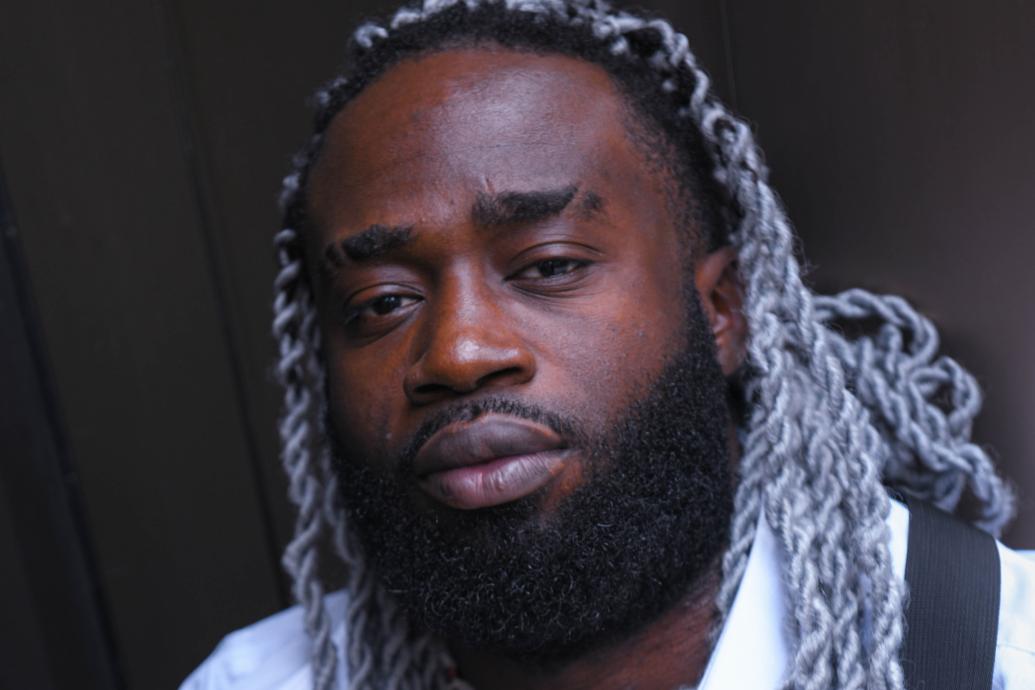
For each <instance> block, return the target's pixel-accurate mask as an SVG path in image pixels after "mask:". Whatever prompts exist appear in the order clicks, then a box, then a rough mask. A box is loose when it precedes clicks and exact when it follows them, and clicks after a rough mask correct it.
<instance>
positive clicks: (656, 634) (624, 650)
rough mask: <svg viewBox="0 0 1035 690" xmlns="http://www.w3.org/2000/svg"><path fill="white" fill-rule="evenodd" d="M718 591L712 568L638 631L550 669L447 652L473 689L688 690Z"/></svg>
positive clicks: (705, 650)
mask: <svg viewBox="0 0 1035 690" xmlns="http://www.w3.org/2000/svg"><path fill="white" fill-rule="evenodd" d="M718 586H719V567H718V564H717V563H716V565H714V566H713V567H712V568H711V569H710V570H709V571H708V573H707V574H706V575H705V576H703V577H702V578H701V580H700V581H699V582H698V583H697V585H696V586H695V587H694V589H693V591H692V592H691V593H690V594H688V595H687V596H686V597H684V598H683V599H681V600H680V601H679V602H678V603H677V604H676V605H675V606H673V607H671V608H670V609H668V610H667V611H666V612H665V613H663V614H662V615H661V616H659V617H658V618H657V619H655V620H654V621H652V622H651V623H649V624H648V625H646V626H645V627H643V628H642V629H640V630H639V631H637V632H635V633H634V634H632V635H629V636H628V637H627V638H624V639H622V640H619V641H617V642H613V643H611V644H609V645H607V646H606V647H602V648H598V649H594V650H592V651H590V652H587V653H585V654H583V655H582V656H580V657H578V658H576V659H574V660H571V661H568V662H566V663H565V664H563V665H560V666H558V667H556V668H555V667H550V668H548V669H544V668H542V667H540V666H536V665H529V664H524V663H519V662H516V661H514V660H512V659H510V658H508V657H507V656H505V655H503V654H500V653H496V652H491V651H486V650H480V649H479V650H475V649H470V648H464V647H459V646H454V645H450V648H451V649H452V650H453V652H454V655H455V657H456V660H457V663H458V664H459V669H460V675H461V676H462V677H463V678H464V680H466V681H467V682H468V683H470V684H471V685H472V686H473V687H475V688H478V689H479V690H485V689H491V690H547V689H549V690H584V689H586V690H588V689H589V688H592V689H593V690H632V689H635V690H673V689H674V688H678V687H680V686H685V685H694V684H695V683H697V681H698V680H699V679H700V677H701V674H702V673H704V669H705V666H706V664H707V663H708V657H709V655H710V652H711V641H712V629H713V627H714V625H715V624H716V612H715V595H716V593H717V591H718Z"/></svg>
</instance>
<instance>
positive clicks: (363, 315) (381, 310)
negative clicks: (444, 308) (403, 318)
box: [346, 294, 419, 323]
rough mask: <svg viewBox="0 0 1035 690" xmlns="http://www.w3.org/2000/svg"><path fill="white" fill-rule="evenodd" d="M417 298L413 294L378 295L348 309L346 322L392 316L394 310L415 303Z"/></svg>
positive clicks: (399, 309)
mask: <svg viewBox="0 0 1035 690" xmlns="http://www.w3.org/2000/svg"><path fill="white" fill-rule="evenodd" d="M418 300H419V298H418V297H415V296H413V295H403V294H389V295H380V296H378V297H374V298H373V299H370V300H367V301H365V302H361V303H360V304H357V305H355V306H354V307H352V308H350V309H348V310H347V312H346V321H347V322H348V323H352V322H354V321H357V320H358V321H364V320H375V319H378V318H383V317H387V316H392V315H393V314H395V313H396V312H400V311H403V310H405V309H406V308H407V307H409V306H411V305H413V304H416V303H417V301H418Z"/></svg>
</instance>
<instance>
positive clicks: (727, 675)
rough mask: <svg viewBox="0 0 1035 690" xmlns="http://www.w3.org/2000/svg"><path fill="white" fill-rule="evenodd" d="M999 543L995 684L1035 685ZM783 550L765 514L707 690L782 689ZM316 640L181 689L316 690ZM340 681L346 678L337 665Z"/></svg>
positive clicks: (276, 623) (231, 659)
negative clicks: (312, 666)
mask: <svg viewBox="0 0 1035 690" xmlns="http://www.w3.org/2000/svg"><path fill="white" fill-rule="evenodd" d="M888 525H889V527H890V528H891V559H892V565H893V567H894V570H895V574H896V575H897V576H898V577H899V579H904V577H905V569H906V544H907V536H908V533H909V511H908V510H906V508H905V507H904V506H902V505H901V504H899V503H896V502H894V501H892V509H891V514H890V516H889V517H888ZM998 547H999V561H1000V565H1001V568H1000V579H1001V582H1000V585H1001V589H1000V600H999V633H998V636H997V639H996V656H995V671H994V675H993V678H994V681H993V689H994V690H1030V689H1031V688H1035V552H1026V553H1020V552H1017V551H1013V550H1011V549H1008V548H1006V547H1005V546H1003V545H1002V544H999V545H998ZM781 560H782V554H781V552H780V549H779V546H778V544H777V541H776V539H775V538H774V536H773V533H772V531H771V530H770V528H769V525H768V524H767V523H766V521H765V519H760V520H759V525H758V529H757V531H756V534H755V542H754V545H753V546H752V548H751V555H750V556H749V557H748V563H747V567H746V569H745V570H744V579H743V580H742V581H741V584H740V588H739V589H738V591H737V596H736V598H735V599H734V602H733V606H732V607H731V608H730V613H729V616H727V618H726V622H725V624H724V626H723V629H722V633H721V634H720V635H719V639H718V641H717V642H716V646H715V650H714V652H713V653H712V656H711V659H710V660H709V662H708V666H707V667H706V669H705V672H704V676H703V677H702V678H701V682H700V684H699V685H698V690H743V689H744V688H751V689H752V690H776V689H777V688H780V687H781V685H782V681H783V680H784V678H785V677H786V673H787V669H788V668H789V664H790V660H791V654H792V650H793V643H794V640H793V638H792V637H791V634H790V632H789V630H788V629H787V627H786V626H785V621H786V605H785V597H784V592H783V584H782V583H783V581H782V579H781V576H780V573H781ZM326 603H327V611H328V613H329V614H330V616H331V625H332V630H333V633H332V639H333V640H334V644H335V646H336V647H337V649H338V658H339V661H340V660H343V659H344V658H345V655H344V648H345V644H344V642H345V632H346V631H345V621H344V612H345V595H344V593H343V592H336V593H334V594H331V595H328V597H327V599H326ZM309 652H310V643H309V639H308V637H307V636H306V634H305V631H304V628H303V622H302V611H301V609H300V607H297V606H296V607H294V608H291V609H288V610H286V611H282V612H281V613H278V614H276V615H274V616H270V617H269V618H266V619H264V620H262V621H259V622H258V623H255V624H254V625H250V626H248V627H247V628H243V629H241V630H238V631H237V632H234V633H232V634H230V635H228V636H227V637H226V638H225V639H224V640H223V641H222V642H221V643H220V644H219V646H218V647H216V649H215V651H214V652H213V653H212V655H211V656H210V657H209V658H208V659H206V660H205V661H204V662H203V663H202V664H201V666H199V667H198V668H197V670H195V671H194V673H192V674H191V675H190V677H189V678H187V680H185V681H184V682H183V685H181V686H180V690H310V688H311V687H312V676H311V672H310V668H309ZM338 673H339V687H342V688H345V687H348V685H347V683H346V682H345V676H346V669H345V668H344V663H339V664H338Z"/></svg>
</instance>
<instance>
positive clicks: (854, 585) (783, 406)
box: [273, 0, 1014, 690]
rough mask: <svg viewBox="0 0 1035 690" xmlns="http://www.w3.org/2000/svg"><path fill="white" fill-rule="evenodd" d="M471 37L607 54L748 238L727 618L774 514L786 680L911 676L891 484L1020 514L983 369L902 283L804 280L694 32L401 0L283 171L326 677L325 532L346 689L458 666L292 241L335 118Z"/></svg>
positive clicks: (302, 503) (714, 236)
mask: <svg viewBox="0 0 1035 690" xmlns="http://www.w3.org/2000/svg"><path fill="white" fill-rule="evenodd" d="M479 42H482V43H484V42H492V43H495V44H498V45H503V46H506V47H510V48H513V49H516V50H532V51H539V52H554V53H565V54H570V55H575V56H577V57H580V58H583V59H586V60H589V61H591V62H594V63H596V64H598V65H600V66H601V67H603V68H604V69H605V70H607V71H608V72H609V73H610V74H611V75H612V77H613V78H614V80H615V81H616V83H617V84H618V85H619V87H620V88H621V90H622V91H623V93H624V95H625V97H626V100H628V101H629V102H630V104H631V106H632V108H633V109H634V110H635V111H636V112H637V113H638V114H639V115H641V116H642V119H643V120H644V122H645V123H647V129H649V130H650V131H657V132H660V133H661V135H662V137H663V143H664V144H665V146H664V148H665V150H669V151H671V152H672V155H670V156H667V157H666V160H665V161H663V163H664V165H666V166H667V172H668V173H669V175H668V176H669V177H671V178H672V181H673V183H674V184H675V185H676V186H677V187H678V193H679V195H680V199H681V200H682V201H683V205H684V206H685V208H686V210H687V212H688V213H691V214H693V215H694V216H695V219H696V221H697V222H696V223H695V226H696V227H701V228H704V229H705V231H706V239H707V243H708V244H709V245H711V246H712V247H714V246H718V245H721V244H730V245H732V246H733V247H734V249H735V250H736V252H737V257H738V263H739V267H740V272H741V277H742V280H743V284H744V290H745V301H744V315H745V318H746V320H747V324H748V330H749V340H748V347H747V362H746V363H745V365H744V370H743V372H742V373H743V382H742V383H743V402H744V415H743V420H742V424H743V428H742V444H743V448H742V455H741V459H740V466H739V470H738V472H739V482H738V486H737V491H736V496H735V501H734V514H733V518H732V522H731V527H730V534H729V546H728V549H727V551H726V553H725V555H724V559H723V564H722V568H723V578H722V583H721V585H720V588H719V592H718V595H717V600H716V607H717V610H718V612H719V615H720V619H721V618H722V617H724V616H725V614H726V613H727V612H728V610H729V608H730V606H731V605H732V602H733V598H734V595H735V593H736V590H737V587H738V585H739V583H740V580H741V577H742V575H743V572H744V569H745V566H746V563H747V556H748V553H749V551H750V548H751V544H752V541H753V539H754V532H755V528H756V525H757V523H758V520H759V518H760V516H762V515H764V517H765V519H766V520H767V522H768V523H769V525H771V527H772V529H773V532H774V534H775V536H776V538H777V541H778V542H779V544H780V546H781V548H782V550H783V552H784V553H785V554H786V559H785V563H784V565H783V573H782V574H783V579H784V581H785V583H786V589H787V591H788V596H789V598H790V606H789V610H790V611H791V612H792V613H791V620H789V621H788V624H789V625H790V627H791V629H792V631H793V633H794V637H795V639H796V641H797V642H796V648H795V650H794V654H793V660H792V665H791V668H790V671H789V675H788V678H787V680H786V687H788V688H810V689H816V690H819V689H821V688H844V689H848V690H853V689H857V688H872V689H876V690H879V689H884V688H887V689H888V690H900V689H901V688H903V676H902V669H901V666H900V664H899V660H898V653H899V648H900V646H901V642H902V637H903V624H902V603H903V595H904V593H903V591H902V587H901V585H900V584H899V583H898V581H897V580H896V578H895V577H894V574H893V571H892V565H891V556H890V552H889V546H888V545H889V541H890V533H889V530H888V527H887V524H886V518H887V516H888V514H889V511H890V503H889V500H890V499H889V490H893V491H897V492H902V493H906V494H909V495H913V496H917V497H919V498H922V499H924V500H927V501H929V502H931V503H933V504H935V505H937V506H939V507H941V508H943V509H945V510H948V511H954V510H956V509H957V507H958V505H959V503H960V500H961V498H962V496H963V495H964V493H969V494H970V496H971V497H972V500H971V501H969V503H972V504H973V511H974V514H973V521H974V523H975V524H976V525H977V526H978V527H980V528H982V529H984V530H986V531H988V532H990V533H991V534H993V535H998V533H999V531H1000V530H1001V528H1002V527H1003V526H1004V524H1005V523H1006V522H1007V521H1008V520H1009V519H1010V517H1011V516H1012V514H1013V508H1014V505H1013V495H1012V493H1011V491H1010V489H1009V487H1008V486H1007V485H1006V484H1005V482H1004V481H1003V480H1002V479H1001V478H1000V477H999V476H998V475H997V474H996V470H995V467H994V465H993V463H992V461H991V460H990V458H989V457H988V455H987V454H986V453H985V451H984V450H982V449H981V448H980V447H978V446H977V445H975V444H974V443H972V442H971V440H970V435H971V424H972V420H973V419H974V417H975V415H976V414H977V412H978V410H979V408H980V404H981V396H980V393H979V391H978V389H977V386H976V384H975V382H974V379H973V377H972V376H971V375H970V374H969V373H967V372H966V371H965V370H964V369H963V368H962V367H960V366H959V365H958V364H957V363H956V362H954V361H953V360H952V359H949V358H947V357H944V356H939V355H938V353H937V350H938V335H937V331H936V330H935V328H934V326H933V325H932V324H931V323H930V322H929V321H928V320H926V319H925V318H924V317H922V316H920V315H919V314H918V313H917V312H915V311H914V310H913V309H912V308H911V307H910V306H909V305H908V304H907V303H906V302H905V301H904V300H902V299H901V298H899V297H896V296H883V295H875V294H871V293H868V292H864V291H862V290H850V291H848V292H844V293H841V294H839V295H835V296H818V295H815V294H813V293H812V292H811V291H810V290H809V289H808V288H807V287H806V286H805V285H804V284H803V281H802V277H801V273H800V267H799V264H798V262H797V261H796V259H795V257H794V254H793V242H794V239H793V233H792V230H791V227H790V224H789V222H788V220H787V217H786V215H785V213H784V210H783V208H782V207H781V205H780V202H779V200H778V199H777V197H776V194H775V193H774V191H773V190H772V189H771V188H770V186H769V184H768V182H767V169H766V166H765V163H764V161H763V158H762V153H761V151H760V150H759V149H758V148H757V146H756V145H755V143H754V140H753V138H752V135H751V132H750V130H749V127H748V125H747V124H745V123H744V122H743V121H742V120H739V119H738V118H737V117H735V116H734V115H733V114H732V113H731V112H730V111H729V110H728V109H727V108H726V107H725V106H724V105H723V104H722V103H720V102H719V100H718V99H717V98H716V96H715V94H714V93H713V92H712V90H711V88H710V81H709V78H708V76H707V75H706V74H705V72H704V71H703V70H702V69H701V68H700V67H699V66H698V64H697V61H696V58H695V57H694V55H693V53H692V52H691V51H690V48H689V41H688V39H687V37H686V36H685V35H683V34H681V33H678V32H677V31H675V30H674V29H673V28H672V26H671V25H670V24H668V23H667V22H666V21H664V20H662V19H658V18H654V17H650V16H645V15H643V14H633V13H630V12H627V11H624V10H618V9H615V8H612V7H610V6H609V5H608V4H606V3H605V2H603V1H602V0H425V1H424V2H423V4H419V5H407V6H404V7H402V8H401V9H399V10H398V11H396V12H395V13H394V15H392V16H391V17H390V19H389V20H388V21H386V22H384V23H374V22H369V23H365V24H363V25H361V26H360V27H359V28H358V29H357V30H356V32H355V34H354V35H353V37H352V40H351V43H350V48H349V51H350V52H349V59H348V63H347V67H346V71H345V72H344V73H343V74H342V75H341V76H338V77H336V78H335V79H333V80H331V81H330V82H329V83H327V84H326V85H325V86H324V87H323V88H322V89H321V90H320V91H319V92H318V93H317V95H316V105H317V113H316V118H315V131H314V134H313V135H312V137H311V139H310V141H309V143H308V145H307V146H306V147H305V148H304V149H303V150H302V151H301V153H300V154H299V155H298V156H296V158H295V160H294V169H293V171H292V172H291V173H290V174H289V175H288V176H287V177H286V178H285V180H284V186H283V193H282V197H281V204H282V208H283V211H284V225H283V229H282V230H280V231H279V232H278V234H277V235H276V240H275V244H276V249H277V258H278V264H279V273H278V275H277V277H276V281H275V299H274V321H273V331H274V335H275V337H276V339H277V342H278V345H279V361H278V365H277V374H278V379H279V381H280V383H281V384H282V386H283V389H284V410H283V414H282V417H281V420H280V426H279V432H280V437H281V441H282V447H283V448H282V458H283V464H284V468H285V471H286V472H287V475H288V478H289V482H290V484H289V486H290V488H289V495H290V498H291V500H292V501H293V502H294V503H295V505H296V506H297V508H298V518H297V522H296V525H295V532H294V537H293V539H292V540H291V542H290V544H289V545H288V546H287V548H286V550H285V553H284V559H283V562H284V566H285V568H286V569H287V571H288V573H289V574H290V575H291V577H292V579H293V583H294V585H293V593H294V596H295V598H296V599H297V600H298V602H299V603H300V604H301V605H302V608H303V610H304V617H305V627H306V630H307V632H308V633H309V635H310V636H311V638H312V642H313V645H312V672H313V685H314V687H316V688H319V689H320V690H325V689H326V688H332V687H336V686H337V683H338V679H339V676H342V677H344V675H345V674H342V673H339V671H338V670H337V667H338V666H339V660H338V659H337V653H336V651H335V647H334V644H333V643H332V641H331V625H330V619H329V615H328V612H327V611H326V609H325V605H324V599H323V595H324V591H323V586H322V584H321V582H320V579H319V577H318V575H317V558H318V552H319V548H318V546H319V544H320V540H321V534H322V533H323V532H324V530H325V529H326V530H328V531H329V534H330V537H331V542H332V543H333V545H334V551H335V553H336V555H337V557H338V558H339V559H340V560H341V561H342V563H344V565H345V568H346V573H347V582H346V589H347V593H348V597H347V611H346V612H345V625H346V629H347V644H346V647H345V650H344V653H345V655H346V659H345V660H344V662H345V663H344V666H345V667H346V668H347V684H348V687H350V688H353V689H356V690H359V689H373V688H377V689H379V690H380V689H388V690H404V689H405V690H418V689H421V690H425V689H429V688H444V687H448V684H449V683H450V682H451V681H450V661H449V657H448V654H447V652H446V650H445V649H444V647H443V646H442V644H441V642H440V641H438V640H437V639H435V638H434V637H433V636H431V635H430V634H429V633H427V632H426V631H423V630H420V629H417V628H416V627H415V626H413V625H411V624H410V622H409V621H408V620H407V618H406V616H405V614H404V612H403V611H402V610H401V609H400V607H399V605H398V604H397V603H396V602H395V601H394V600H393V598H392V596H391V595H390V594H389V593H388V592H386V591H385V590H384V589H383V588H382V587H381V586H380V584H379V583H378V582H377V580H376V578H375V577H374V575H373V573H372V571H371V569H370V568H369V567H368V566H367V564H366V563H365V561H364V558H363V554H362V553H361V550H360V548H359V545H358V543H357V539H356V537H355V535H354V534H353V533H352V531H351V529H350V527H349V525H348V524H347V521H346V519H345V511H344V507H343V506H342V504H341V498H340V496H341V492H340V490H339V487H338V485H337V478H336V477H335V475H334V473H333V471H332V468H331V461H330V455H329V451H328V449H327V447H328V444H327V443H326V440H325V439H323V438H322V437H321V432H320V426H319V424H317V423H316V422H315V421H314V420H317V419H319V418H320V415H321V414H322V413H323V412H324V409H323V406H324V405H325V404H326V403H325V401H324V396H323V392H322V391H323V378H324V371H323V365H322V361H321V355H320V341H319V333H318V328H317V325H316V317H315V310H314V304H313V297H312V294H311V292H310V288H309V284H308V277H307V274H306V266H305V263H304V260H303V251H302V241H303V230H304V224H305V189H306V179H307V175H308V173H309V170H310V169H311V167H312V166H313V163H314V161H315V160H316V157H317V156H318V155H319V153H320V150H321V146H322V144H323V140H324V133H325V131H326V129H327V127H328V125H329V123H330V121H331V119H332V118H333V117H334V115H335V114H336V113H337V112H338V111H340V110H341V108H342V107H343V106H344V105H345V104H346V103H347V102H349V101H350V100H351V99H352V98H355V97H356V95H357V94H359V93H360V92H361V91H362V90H363V89H364V88H365V87H366V86H367V85H369V84H370V83H371V82H372V81H373V80H375V79H376V78H377V77H378V76H379V75H380V74H382V73H383V72H384V71H385V70H386V69H388V68H389V67H390V66H391V65H393V64H395V63H397V62H398V61H399V60H401V59H404V58H406V57H410V56H416V55H420V54H422V53H427V52H431V51H434V50H443V49H448V48H449V47H454V46H458V45H471V44H477V43H479ZM863 326H865V327H863Z"/></svg>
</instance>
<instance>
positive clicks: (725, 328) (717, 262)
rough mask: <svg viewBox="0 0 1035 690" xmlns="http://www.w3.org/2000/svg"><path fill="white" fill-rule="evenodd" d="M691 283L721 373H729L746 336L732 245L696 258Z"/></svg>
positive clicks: (741, 358) (737, 361)
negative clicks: (709, 333) (709, 332)
mask: <svg viewBox="0 0 1035 690" xmlns="http://www.w3.org/2000/svg"><path fill="white" fill-rule="evenodd" d="M694 284H695V286H696V287H697V294H698V297H699V298H700V301H701V307H702V308H703V309H704V313H705V317H706V318H707V319H708V324H709V326H710V327H711V331H712V335H713V336H714V338H715V349H716V354H717V355H718V359H719V366H720V367H722V373H723V375H725V376H730V375H731V374H733V373H734V372H735V371H737V369H739V368H740V365H741V364H743V362H744V354H745V343H746V340H747V321H746V319H745V318H744V313H743V306H744V290H743V287H742V286H741V283H740V275H739V273H738V272H737V254H736V252H735V251H734V250H733V248H732V247H723V248H722V249H717V250H716V251H714V252H711V253H710V254H707V255H706V256H704V257H702V258H701V259H699V260H698V261H697V265H696V267H695V268H694Z"/></svg>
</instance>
